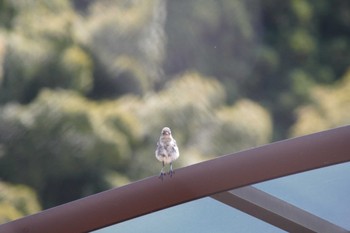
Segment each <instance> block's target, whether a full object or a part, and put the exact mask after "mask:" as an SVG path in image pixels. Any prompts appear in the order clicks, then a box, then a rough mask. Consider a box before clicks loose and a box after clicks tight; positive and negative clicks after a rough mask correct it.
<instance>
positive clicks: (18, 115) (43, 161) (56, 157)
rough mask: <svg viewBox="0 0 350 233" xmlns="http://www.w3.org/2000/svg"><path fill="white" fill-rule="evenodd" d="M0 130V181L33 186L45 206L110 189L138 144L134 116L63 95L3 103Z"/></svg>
mask: <svg viewBox="0 0 350 233" xmlns="http://www.w3.org/2000/svg"><path fill="white" fill-rule="evenodd" d="M0 129H1V130H0V145H1V149H2V153H3V155H2V156H1V158H0V177H2V179H4V180H6V181H8V182H13V183H23V184H26V185H28V186H30V187H33V188H35V190H36V191H37V192H38V195H39V198H40V201H41V202H42V204H43V206H44V208H47V207H51V206H53V205H57V204H60V203H64V202H67V201H70V200H73V199H77V198H79V197H82V196H86V195H89V194H92V193H95V192H98V191H102V190H104V189H106V188H108V187H110V184H109V183H108V181H109V180H110V178H111V177H115V178H118V176H119V177H123V176H122V175H121V174H122V173H125V170H126V164H127V162H128V159H129V157H130V153H131V146H133V145H134V144H135V143H137V141H138V133H137V131H136V130H137V121H136V120H135V118H134V117H133V116H132V115H130V114H128V113H127V112H123V111H120V110H118V106H117V105H116V104H113V103H109V104H104V103H100V104H96V103H94V102H90V101H87V100H86V99H84V98H83V97H80V96H79V95H77V94H75V93H74V92H67V91H56V92H52V91H49V90H45V91H43V92H42V93H41V94H40V96H39V97H38V98H37V99H36V100H35V101H34V102H32V103H31V104H29V105H27V106H21V105H18V104H7V105H6V106H5V107H3V108H2V109H1V114H0ZM14 174H15V175H14ZM107 176H108V179H107ZM121 180H123V179H121ZM124 180H125V179H124Z"/></svg>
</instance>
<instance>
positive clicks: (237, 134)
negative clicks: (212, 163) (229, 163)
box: [0, 0, 350, 223]
mask: <svg viewBox="0 0 350 233" xmlns="http://www.w3.org/2000/svg"><path fill="white" fill-rule="evenodd" d="M349 68H350V1H344V0H332V1H330V0H318V1H312V0H289V1H279V0H215V1H213V0H176V1H165V0H148V1H144V0H98V1H97V0H71V1H68V0H16V1H12V0H0V223H3V222H6V221H10V220H13V219H16V218H19V217H22V216H25V215H28V214H32V213H35V212H38V211H40V210H42V209H46V208H50V207H53V206H56V205H59V204H63V203H66V202H69V201H72V200H75V199H78V198H81V197H84V196H87V195H91V194H93V193H97V192H100V191H103V190H106V189H109V188H112V187H118V186H121V185H124V184H126V183H129V182H132V181H135V180H138V179H142V178H145V177H148V176H153V175H158V173H159V171H160V168H161V164H160V163H159V162H158V161H157V160H156V159H155V156H154V151H155V147H156V141H157V140H158V138H159V135H160V131H161V129H162V128H163V127H164V126H169V127H170V128H171V129H172V132H173V136H174V137H175V138H176V140H177V142H178V145H179V148H180V154H181V157H180V159H179V160H178V161H176V163H175V169H176V167H181V166H186V165H189V164H193V163H197V162H199V161H203V160H207V159H210V158H213V157H215V156H220V155H224V154H227V153H233V152H237V151H239V150H244V149H248V148H251V147H255V146H259V145H263V144H266V143H269V142H272V141H276V140H282V139H286V138H290V137H295V136H300V135H304V134H309V133H313V132H317V131H321V130H325V129H329V128H334V127H337V126H341V125H345V124H349V123H350V69H349Z"/></svg>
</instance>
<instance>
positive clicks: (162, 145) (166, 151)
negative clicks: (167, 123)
mask: <svg viewBox="0 0 350 233" xmlns="http://www.w3.org/2000/svg"><path fill="white" fill-rule="evenodd" d="M179 156H180V153H179V148H178V147H177V145H176V141H175V139H174V138H173V137H172V136H171V130H170V128H168V127H164V128H163V129H162V132H161V134H160V137H159V141H158V142H157V149H156V158H157V159H158V160H159V161H160V162H162V164H163V167H162V170H161V171H160V175H159V178H161V179H162V180H163V176H165V175H166V173H165V172H164V166H165V164H170V170H169V175H170V177H172V176H173V174H174V173H175V172H174V171H173V161H174V160H176V159H177V158H179Z"/></svg>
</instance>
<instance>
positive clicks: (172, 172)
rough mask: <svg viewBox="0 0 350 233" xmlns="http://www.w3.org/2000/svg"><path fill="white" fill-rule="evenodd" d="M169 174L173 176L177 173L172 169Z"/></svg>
mask: <svg viewBox="0 0 350 233" xmlns="http://www.w3.org/2000/svg"><path fill="white" fill-rule="evenodd" d="M168 174H169V175H170V177H173V175H174V174H175V171H174V170H172V169H171V170H170V171H169V173H168Z"/></svg>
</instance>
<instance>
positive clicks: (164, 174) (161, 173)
mask: <svg viewBox="0 0 350 233" xmlns="http://www.w3.org/2000/svg"><path fill="white" fill-rule="evenodd" d="M164 176H166V173H165V172H163V171H161V172H160V174H159V179H161V180H162V181H163V178H164Z"/></svg>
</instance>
